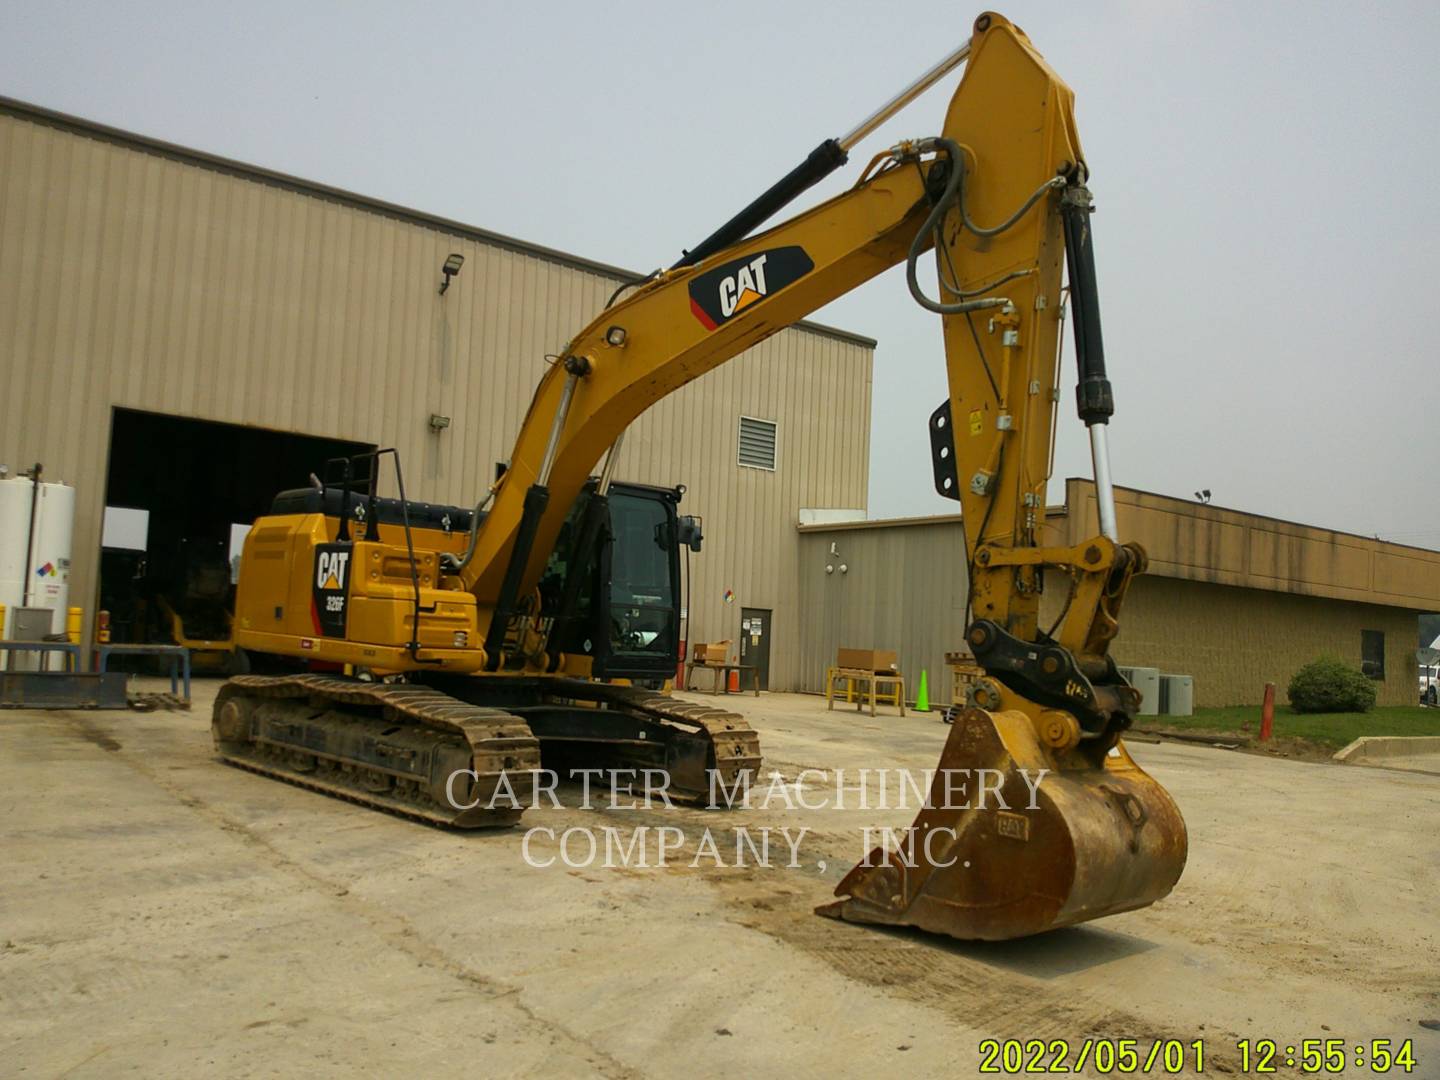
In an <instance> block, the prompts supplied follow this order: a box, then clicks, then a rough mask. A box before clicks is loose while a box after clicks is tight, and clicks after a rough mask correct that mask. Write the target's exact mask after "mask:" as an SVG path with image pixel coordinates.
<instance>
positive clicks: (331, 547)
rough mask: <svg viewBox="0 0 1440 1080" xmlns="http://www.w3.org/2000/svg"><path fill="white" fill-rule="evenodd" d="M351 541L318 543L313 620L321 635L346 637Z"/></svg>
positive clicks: (312, 601)
mask: <svg viewBox="0 0 1440 1080" xmlns="http://www.w3.org/2000/svg"><path fill="white" fill-rule="evenodd" d="M352 550H353V549H352V548H351V546H350V545H349V544H316V545H315V579H314V588H313V589H312V590H311V600H310V621H311V623H312V624H313V625H314V628H315V633H317V634H319V635H320V636H321V637H332V638H343V637H344V636H345V616H346V614H347V613H348V611H349V607H350V555H351V552H352Z"/></svg>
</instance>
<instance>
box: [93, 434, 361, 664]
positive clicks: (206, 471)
mask: <svg viewBox="0 0 1440 1080" xmlns="http://www.w3.org/2000/svg"><path fill="white" fill-rule="evenodd" d="M373 449H375V446H374V444H372V443H362V442H353V441H350V440H345V439H328V438H322V437H319V436H314V435H300V434H296V433H293V432H287V431H270V430H266V429H264V428H257V427H247V426H244V425H241V424H223V423H219V422H217V421H213V420H195V419H191V418H188V417H182V416H170V415H167V414H164V413H152V412H142V411H140V410H136V409H119V408H117V409H114V410H113V411H112V413H111V424H110V467H109V473H108V475H107V477H106V485H105V524H104V535H103V538H102V541H101V550H100V609H101V610H102V611H108V612H109V613H110V634H111V640H112V641H115V642H158V643H166V644H169V643H173V642H177V641H180V642H181V643H187V644H191V648H192V652H193V660H194V662H195V665H196V669H197V670H205V669H207V668H209V669H212V670H220V671H233V670H236V669H237V658H236V656H235V654H234V652H233V650H232V649H230V648H228V642H229V639H230V627H229V619H230V614H231V613H232V612H233V611H234V595H235V587H234V586H235V569H236V564H237V562H238V556H239V554H240V548H241V545H242V544H243V542H244V536H245V533H246V532H247V531H248V529H249V526H250V525H251V524H252V523H253V522H254V521H255V519H256V518H257V517H260V516H261V515H262V514H264V513H266V512H267V511H268V510H269V508H270V502H271V500H272V499H273V498H274V497H275V495H276V493H277V492H280V491H283V490H285V489H287V488H297V487H304V486H306V484H307V483H308V482H309V475H310V474H311V473H312V472H313V473H315V474H317V475H321V476H323V475H324V474H325V462H326V460H327V459H329V458H335V457H342V456H348V455H351V454H358V453H361V452H363V451H366V450H373ZM200 642H204V643H210V644H213V645H215V646H216V647H215V648H210V649H207V648H204V647H203V646H202V645H201V644H199V643H200Z"/></svg>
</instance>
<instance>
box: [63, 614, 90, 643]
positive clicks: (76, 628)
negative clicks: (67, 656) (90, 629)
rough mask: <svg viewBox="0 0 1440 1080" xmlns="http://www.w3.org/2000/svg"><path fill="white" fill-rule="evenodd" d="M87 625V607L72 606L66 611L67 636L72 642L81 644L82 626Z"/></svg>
mask: <svg viewBox="0 0 1440 1080" xmlns="http://www.w3.org/2000/svg"><path fill="white" fill-rule="evenodd" d="M84 625H85V609H84V608H78V607H72V608H70V610H69V611H67V612H66V613H65V636H66V638H68V639H69V641H70V644H72V645H79V644H80V628H81V627H83V626H84Z"/></svg>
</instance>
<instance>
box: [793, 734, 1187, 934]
mask: <svg viewBox="0 0 1440 1080" xmlns="http://www.w3.org/2000/svg"><path fill="white" fill-rule="evenodd" d="M1101 762H1102V763H1101V765H1099V766H1096V765H1094V764H1092V763H1091V762H1089V761H1088V760H1086V759H1085V758H1084V757H1082V756H1080V755H1079V754H1077V753H1075V752H1074V751H1070V752H1068V753H1057V752H1055V751H1053V750H1051V749H1049V748H1048V747H1046V746H1045V745H1044V744H1043V743H1042V742H1041V741H1040V740H1039V739H1038V738H1037V736H1036V733H1035V730H1034V726H1033V725H1032V724H1031V722H1030V720H1029V718H1028V717H1027V716H1026V715H1025V714H1024V713H1022V712H1018V711H1006V712H998V713H988V712H985V711H984V710H982V709H967V710H965V711H964V713H962V714H961V716H960V717H959V718H958V719H957V720H956V722H955V724H954V726H953V727H952V728H951V731H950V736H949V738H948V740H947V741H946V744H945V749H944V751H943V753H942V754H941V757H940V764H939V767H938V768H937V770H936V775H935V780H934V783H933V784H932V786H931V791H930V797H929V799H928V800H927V802H926V805H925V807H924V808H923V809H922V810H921V811H920V813H919V815H918V816H917V818H916V819H915V822H914V824H913V825H911V826H910V828H909V829H908V830H906V832H905V833H904V834H903V835H902V838H901V842H900V844H899V846H898V848H897V849H896V850H894V851H886V850H883V849H880V848H877V849H876V850H874V851H872V852H871V853H870V854H869V855H868V856H867V857H866V858H865V860H864V861H863V862H861V863H860V864H859V865H857V866H855V867H854V868H853V869H852V870H851V871H850V873H848V874H847V875H846V876H845V878H844V880H843V881H841V882H840V884H839V885H838V886H837V887H836V889H835V895H836V896H838V897H841V898H842V899H840V900H837V901H834V902H832V903H830V904H827V905H824V906H823V907H820V908H817V909H816V910H817V912H818V913H819V914H821V915H826V916H829V917H831V918H837V919H844V920H846V921H849V922H864V923H882V924H889V925H904V926H916V927H919V928H921V929H923V930H929V931H932V932H934V933H939V934H948V935H949V936H951V937H956V938H964V939H977V938H978V939H986V940H1005V939H1008V938H1017V937H1025V936H1027V935H1029V934H1038V933H1041V932H1042V931H1045V930H1053V929H1056V928H1058V927H1062V926H1071V925H1073V924H1075V923H1080V922H1085V921H1087V920H1089V919H1096V918H1100V917H1101V916H1104V915H1113V914H1115V913H1117V912H1121V911H1129V910H1131V909H1133V908H1138V907H1144V906H1146V905H1148V904H1153V903H1154V902H1155V901H1156V900H1159V899H1160V898H1162V897H1163V896H1165V895H1166V894H1167V893H1169V892H1170V890H1171V889H1172V888H1173V887H1174V885H1175V882H1176V881H1178V880H1179V878H1180V873H1181V871H1182V870H1183V869H1184V868H1185V856H1186V835H1185V823H1184V821H1183V820H1182V818H1181V817H1180V812H1179V810H1178V809H1177V808H1176V806H1175V803H1174V801H1173V800H1172V799H1171V798H1170V796H1169V794H1168V793H1167V792H1166V791H1165V789H1164V788H1162V787H1161V786H1160V785H1159V784H1158V783H1156V782H1155V781H1154V780H1153V779H1152V778H1151V777H1150V776H1149V775H1148V774H1147V773H1146V772H1144V770H1142V769H1141V768H1140V767H1139V766H1138V765H1136V764H1135V762H1134V761H1133V760H1132V759H1131V757H1130V755H1129V754H1128V753H1126V751H1125V748H1124V747H1123V746H1121V745H1119V744H1117V745H1116V746H1115V747H1113V748H1112V749H1111V750H1110V751H1109V753H1108V754H1107V755H1106V756H1105V757H1103V758H1102V759H1101Z"/></svg>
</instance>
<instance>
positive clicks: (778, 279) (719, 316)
mask: <svg viewBox="0 0 1440 1080" xmlns="http://www.w3.org/2000/svg"><path fill="white" fill-rule="evenodd" d="M813 269H815V263H814V262H813V261H812V260H811V258H810V256H809V255H807V254H805V249H804V248H801V247H794V246H791V247H782V248H770V249H769V250H767V251H757V252H755V253H754V254H751V255H742V256H741V257H740V258H738V259H732V260H731V261H730V262H727V263H725V264H724V265H722V266H717V267H715V268H714V269H713V270H707V271H706V272H705V273H703V274H699V275H697V276H696V277H695V279H694V280H692V281H691V282H690V310H691V312H693V313H694V315H695V318H697V319H699V320H700V324H701V325H702V326H704V327H705V329H707V330H714V329H715V328H716V327H718V326H719V325H720V324H721V323H723V322H725V321H726V320H728V319H730V318H732V317H733V316H734V315H736V314H738V313H739V312H741V311H744V310H745V309H746V308H748V307H750V306H751V305H752V304H758V303H759V302H760V301H761V300H764V299H765V298H766V297H767V296H773V295H774V294H775V293H777V292H779V291H780V290H781V289H783V288H785V287H786V286H787V285H793V284H794V283H795V282H796V281H799V280H800V279H801V278H802V277H804V276H805V275H806V274H808V273H809V272H810V271H811V270H813Z"/></svg>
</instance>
